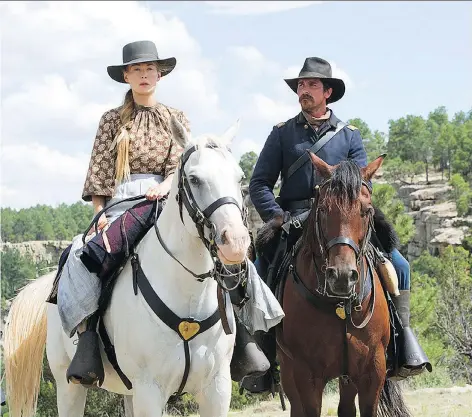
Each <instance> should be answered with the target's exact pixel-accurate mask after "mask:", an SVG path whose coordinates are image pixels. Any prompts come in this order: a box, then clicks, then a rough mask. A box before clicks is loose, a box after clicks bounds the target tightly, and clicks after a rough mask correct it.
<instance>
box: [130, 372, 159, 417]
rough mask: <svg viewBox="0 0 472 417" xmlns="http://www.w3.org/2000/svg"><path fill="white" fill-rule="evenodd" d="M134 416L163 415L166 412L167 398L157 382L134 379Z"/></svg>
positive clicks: (153, 416)
mask: <svg viewBox="0 0 472 417" xmlns="http://www.w3.org/2000/svg"><path fill="white" fill-rule="evenodd" d="M133 390H134V395H133V416H134V417H161V416H162V414H163V413H164V408H165V406H166V402H167V401H166V400H165V399H164V395H163V393H162V391H161V388H160V387H159V385H157V384H156V383H147V382H144V381H139V380H138V381H136V380H135V381H133Z"/></svg>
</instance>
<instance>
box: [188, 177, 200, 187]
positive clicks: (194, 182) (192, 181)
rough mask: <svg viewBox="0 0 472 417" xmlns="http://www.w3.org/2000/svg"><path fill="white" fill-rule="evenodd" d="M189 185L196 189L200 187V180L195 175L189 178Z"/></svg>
mask: <svg viewBox="0 0 472 417" xmlns="http://www.w3.org/2000/svg"><path fill="white" fill-rule="evenodd" d="M190 184H192V185H195V186H196V187H198V186H199V185H200V179H199V178H198V177H196V176H195V175H191V176H190Z"/></svg>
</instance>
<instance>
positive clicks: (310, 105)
mask: <svg viewBox="0 0 472 417" xmlns="http://www.w3.org/2000/svg"><path fill="white" fill-rule="evenodd" d="M304 99H306V100H304ZM298 102H299V103H300V105H301V107H302V110H304V111H310V110H312V109H314V108H316V103H315V100H314V99H313V97H311V96H310V95H308V94H304V95H302V96H301V97H300V98H299V99H298Z"/></svg>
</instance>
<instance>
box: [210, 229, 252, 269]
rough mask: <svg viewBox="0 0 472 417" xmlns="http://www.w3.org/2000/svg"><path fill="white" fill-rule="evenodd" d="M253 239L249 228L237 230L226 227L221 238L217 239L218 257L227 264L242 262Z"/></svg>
mask: <svg viewBox="0 0 472 417" xmlns="http://www.w3.org/2000/svg"><path fill="white" fill-rule="evenodd" d="M250 243H251V239H250V237H249V232H248V230H247V228H244V230H239V228H237V229H236V230H235V229H234V228H231V229H230V228H226V229H224V230H223V231H222V233H221V236H220V239H218V240H217V245H218V257H219V258H220V261H221V262H223V263H224V264H225V265H234V264H240V263H242V262H243V261H244V260H245V259H246V256H247V252H248V250H249V245H250Z"/></svg>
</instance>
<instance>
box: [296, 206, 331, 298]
mask: <svg viewBox="0 0 472 417" xmlns="http://www.w3.org/2000/svg"><path fill="white" fill-rule="evenodd" d="M315 218H316V216H315V210H312V211H311V213H310V215H309V216H308V218H307V220H306V225H305V227H304V228H303V233H302V236H301V238H300V239H301V245H300V251H299V253H298V256H297V258H298V259H297V270H298V271H299V275H300V277H301V279H302V280H303V282H304V283H305V285H306V286H307V287H308V288H310V289H311V290H312V291H314V290H316V288H317V287H318V282H319V278H318V277H319V274H322V272H321V266H322V264H323V263H324V260H323V258H322V255H321V250H320V243H319V242H318V239H317V236H316V232H315ZM315 260H316V261H315ZM315 262H316V264H315Z"/></svg>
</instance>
